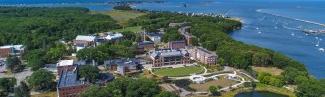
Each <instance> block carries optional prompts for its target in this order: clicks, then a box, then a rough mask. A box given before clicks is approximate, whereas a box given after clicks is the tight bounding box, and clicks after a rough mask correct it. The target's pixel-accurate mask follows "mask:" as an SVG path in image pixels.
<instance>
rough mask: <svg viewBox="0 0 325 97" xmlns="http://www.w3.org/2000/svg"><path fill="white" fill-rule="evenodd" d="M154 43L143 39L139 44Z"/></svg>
mask: <svg viewBox="0 0 325 97" xmlns="http://www.w3.org/2000/svg"><path fill="white" fill-rule="evenodd" d="M146 44H154V43H153V42H152V41H141V42H139V43H138V45H146Z"/></svg>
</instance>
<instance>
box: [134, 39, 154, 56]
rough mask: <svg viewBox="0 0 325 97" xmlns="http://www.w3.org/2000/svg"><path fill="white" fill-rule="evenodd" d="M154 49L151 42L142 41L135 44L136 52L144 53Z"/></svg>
mask: <svg viewBox="0 0 325 97" xmlns="http://www.w3.org/2000/svg"><path fill="white" fill-rule="evenodd" d="M153 49H155V43H153V42H151V41H142V42H138V44H137V50H136V51H137V52H138V53H144V52H145V51H150V50H153Z"/></svg>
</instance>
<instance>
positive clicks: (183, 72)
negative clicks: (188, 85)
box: [153, 66, 204, 77]
mask: <svg viewBox="0 0 325 97" xmlns="http://www.w3.org/2000/svg"><path fill="white" fill-rule="evenodd" d="M153 72H154V74H156V75H159V76H169V77H180V76H189V75H191V74H194V73H196V74H199V73H203V72H204V69H203V67H200V66H190V67H180V68H161V69H154V70H153Z"/></svg>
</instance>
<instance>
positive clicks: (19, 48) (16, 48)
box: [0, 45, 24, 50]
mask: <svg viewBox="0 0 325 97" xmlns="http://www.w3.org/2000/svg"><path fill="white" fill-rule="evenodd" d="M0 48H2V49H4V48H14V49H15V50H23V49H24V46H23V45H5V46H0Z"/></svg>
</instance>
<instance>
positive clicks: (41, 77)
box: [27, 69, 55, 90]
mask: <svg viewBox="0 0 325 97" xmlns="http://www.w3.org/2000/svg"><path fill="white" fill-rule="evenodd" d="M54 79H55V76H54V75H53V74H52V73H51V72H50V71H47V70H45V69H39V70H37V71H34V72H33V74H32V75H31V76H30V77H29V78H28V79H27V82H28V84H29V86H30V87H31V88H32V89H34V90H48V89H50V88H51V85H52V82H54Z"/></svg>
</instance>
